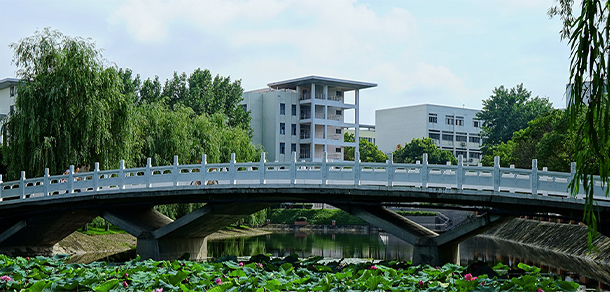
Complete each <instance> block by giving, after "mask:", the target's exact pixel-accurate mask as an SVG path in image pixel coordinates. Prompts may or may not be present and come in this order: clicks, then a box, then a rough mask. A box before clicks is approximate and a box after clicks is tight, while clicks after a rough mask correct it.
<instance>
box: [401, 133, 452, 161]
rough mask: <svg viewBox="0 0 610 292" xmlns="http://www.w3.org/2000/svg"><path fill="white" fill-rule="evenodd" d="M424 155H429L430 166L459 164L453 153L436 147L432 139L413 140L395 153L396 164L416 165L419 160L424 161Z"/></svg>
mask: <svg viewBox="0 0 610 292" xmlns="http://www.w3.org/2000/svg"><path fill="white" fill-rule="evenodd" d="M424 153H427V154H428V163H429V164H445V163H446V162H447V161H450V162H451V164H457V159H456V158H455V156H453V154H452V153H451V151H449V150H441V149H438V148H437V147H436V145H434V142H433V141H432V139H430V138H421V139H413V140H411V142H409V143H406V144H405V146H404V147H400V148H399V149H396V151H394V154H393V155H394V162H396V163H415V162H416V161H417V160H419V161H423V157H424V155H423V154H424Z"/></svg>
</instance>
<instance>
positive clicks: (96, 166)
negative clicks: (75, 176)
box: [93, 162, 100, 192]
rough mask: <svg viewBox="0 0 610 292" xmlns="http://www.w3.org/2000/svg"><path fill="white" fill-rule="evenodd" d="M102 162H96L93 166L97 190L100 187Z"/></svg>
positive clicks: (94, 188) (94, 182)
mask: <svg viewBox="0 0 610 292" xmlns="http://www.w3.org/2000/svg"><path fill="white" fill-rule="evenodd" d="M99 172H100V163H99V162H96V163H95V165H94V166H93V191H94V192H97V191H98V190H99V187H100V174H99Z"/></svg>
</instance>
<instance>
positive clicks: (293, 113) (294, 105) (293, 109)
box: [292, 104, 297, 117]
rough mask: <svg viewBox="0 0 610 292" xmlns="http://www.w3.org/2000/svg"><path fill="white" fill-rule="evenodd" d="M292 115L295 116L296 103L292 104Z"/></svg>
mask: <svg viewBox="0 0 610 292" xmlns="http://www.w3.org/2000/svg"><path fill="white" fill-rule="evenodd" d="M292 115H293V116H295V117H296V116H297V105H296V104H293V105H292Z"/></svg>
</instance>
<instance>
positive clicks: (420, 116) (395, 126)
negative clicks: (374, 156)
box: [375, 104, 482, 164]
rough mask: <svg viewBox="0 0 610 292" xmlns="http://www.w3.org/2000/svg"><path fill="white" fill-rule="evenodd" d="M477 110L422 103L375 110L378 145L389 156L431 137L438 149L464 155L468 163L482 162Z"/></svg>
mask: <svg viewBox="0 0 610 292" xmlns="http://www.w3.org/2000/svg"><path fill="white" fill-rule="evenodd" d="M477 112H479V111H478V110H475V109H467V108H461V107H451V106H442V105H432V104H422V105H414V106H405V107H398V108H390V109H382V110H377V111H375V128H376V129H375V134H376V142H377V143H376V144H377V146H378V147H379V150H381V151H383V152H384V153H390V152H393V151H395V150H396V148H397V146H398V145H404V144H405V143H409V142H411V140H413V139H415V138H424V137H427V138H431V139H432V140H434V143H435V144H436V146H437V147H438V148H440V149H443V150H449V151H451V153H453V154H454V155H455V156H456V157H458V156H459V155H462V157H463V158H464V161H465V162H467V163H468V164H476V163H478V162H479V160H480V159H481V143H482V141H481V136H480V132H481V125H482V123H481V121H479V120H477V118H476V114H477Z"/></svg>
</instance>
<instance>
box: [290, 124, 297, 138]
mask: <svg viewBox="0 0 610 292" xmlns="http://www.w3.org/2000/svg"><path fill="white" fill-rule="evenodd" d="M291 130H292V136H296V135H297V124H292V129H291Z"/></svg>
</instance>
